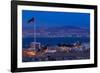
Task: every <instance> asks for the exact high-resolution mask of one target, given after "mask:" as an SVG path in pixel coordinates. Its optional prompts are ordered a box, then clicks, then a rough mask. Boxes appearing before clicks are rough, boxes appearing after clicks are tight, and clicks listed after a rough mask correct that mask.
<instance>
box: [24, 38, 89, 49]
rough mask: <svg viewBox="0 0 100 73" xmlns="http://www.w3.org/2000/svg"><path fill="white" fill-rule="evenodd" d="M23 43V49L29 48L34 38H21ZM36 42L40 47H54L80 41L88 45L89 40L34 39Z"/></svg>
mask: <svg viewBox="0 0 100 73" xmlns="http://www.w3.org/2000/svg"><path fill="white" fill-rule="evenodd" d="M22 40H23V42H22V44H23V48H29V46H30V43H31V42H34V38H23V39H22ZM36 41H37V42H40V43H41V44H42V45H47V44H48V45H51V46H55V45H57V44H61V43H66V44H67V43H68V44H72V43H75V42H77V41H80V42H81V43H89V41H90V38H89V37H56V38H55V37H54V38H47V37H45V38H43V37H41V38H36Z"/></svg>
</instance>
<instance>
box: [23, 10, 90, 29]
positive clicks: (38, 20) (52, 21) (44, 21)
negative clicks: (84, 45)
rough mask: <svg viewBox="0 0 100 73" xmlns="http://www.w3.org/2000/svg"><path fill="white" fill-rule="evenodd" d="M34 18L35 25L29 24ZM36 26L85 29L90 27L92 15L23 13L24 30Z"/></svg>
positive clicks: (45, 12) (27, 11)
mask: <svg viewBox="0 0 100 73" xmlns="http://www.w3.org/2000/svg"><path fill="white" fill-rule="evenodd" d="M32 17H34V23H33V24H29V23H27V22H28V20H30V19H31V18H32ZM34 24H35V25H36V26H37V27H38V26H43V27H56V26H77V27H83V28H89V27H90V14H88V13H75V12H73V13H72V12H51V11H49V12H48V11H30V10H23V11H22V25H23V28H27V27H28V28H32V27H33V26H34Z"/></svg>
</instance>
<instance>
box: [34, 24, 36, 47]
mask: <svg viewBox="0 0 100 73" xmlns="http://www.w3.org/2000/svg"><path fill="white" fill-rule="evenodd" d="M35 43H36V26H35V24H34V49H36V48H35Z"/></svg>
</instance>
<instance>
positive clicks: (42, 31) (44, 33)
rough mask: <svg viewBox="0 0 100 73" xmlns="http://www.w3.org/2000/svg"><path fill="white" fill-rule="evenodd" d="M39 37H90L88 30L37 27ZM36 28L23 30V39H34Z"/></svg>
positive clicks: (70, 27) (68, 27)
mask: <svg viewBox="0 0 100 73" xmlns="http://www.w3.org/2000/svg"><path fill="white" fill-rule="evenodd" d="M35 32H36V36H37V37H87V36H88V37H89V35H90V32H89V29H88V28H82V27H76V26H61V27H59V26H57V27H37V28H36V31H35ZM33 36H34V28H23V37H33Z"/></svg>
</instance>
